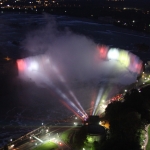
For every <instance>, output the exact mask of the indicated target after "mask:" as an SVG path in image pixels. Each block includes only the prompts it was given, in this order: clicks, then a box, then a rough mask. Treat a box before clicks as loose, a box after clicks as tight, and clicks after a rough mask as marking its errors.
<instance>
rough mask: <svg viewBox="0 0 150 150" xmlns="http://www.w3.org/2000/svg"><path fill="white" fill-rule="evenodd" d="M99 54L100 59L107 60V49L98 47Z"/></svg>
mask: <svg viewBox="0 0 150 150" xmlns="http://www.w3.org/2000/svg"><path fill="white" fill-rule="evenodd" d="M98 50H99V53H100V58H102V59H106V58H107V52H108V50H107V47H105V46H99V47H98Z"/></svg>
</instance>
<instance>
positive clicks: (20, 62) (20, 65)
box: [17, 59, 26, 71]
mask: <svg viewBox="0 0 150 150" xmlns="http://www.w3.org/2000/svg"><path fill="white" fill-rule="evenodd" d="M17 66H18V70H19V71H23V70H24V69H25V66H26V65H25V62H24V60H23V59H18V60H17Z"/></svg>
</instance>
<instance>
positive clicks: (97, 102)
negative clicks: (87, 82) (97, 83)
mask: <svg viewBox="0 0 150 150" xmlns="http://www.w3.org/2000/svg"><path fill="white" fill-rule="evenodd" d="M103 91H104V88H100V89H99V92H98V96H97V98H96V102H95V106H94V110H93V114H92V115H95V111H96V109H97V106H98V104H99V102H100V100H101V97H102V94H103Z"/></svg>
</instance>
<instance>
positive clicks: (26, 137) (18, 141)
mask: <svg viewBox="0 0 150 150" xmlns="http://www.w3.org/2000/svg"><path fill="white" fill-rule="evenodd" d="M45 128H46V126H41V127H39V128H37V129H35V130H33V131H31V132H29V133H27V134H25V135H23V136H21V137H19V138H18V139H16V140H13V141H11V142H9V143H7V146H8V149H11V148H10V147H11V145H14V146H16V145H17V146H19V145H22V144H23V143H25V142H26V141H28V140H30V137H31V136H33V135H36V134H39V133H40V132H41V131H42V129H45ZM4 149H5V146H3V147H1V148H0V150H4Z"/></svg>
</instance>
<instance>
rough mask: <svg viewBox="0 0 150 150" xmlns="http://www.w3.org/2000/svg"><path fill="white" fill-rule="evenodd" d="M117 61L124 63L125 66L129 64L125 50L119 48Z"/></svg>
mask: <svg viewBox="0 0 150 150" xmlns="http://www.w3.org/2000/svg"><path fill="white" fill-rule="evenodd" d="M119 61H120V62H121V63H122V64H123V65H125V67H128V66H129V63H130V59H129V55H128V52H127V51H124V50H121V51H120V53H119Z"/></svg>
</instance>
